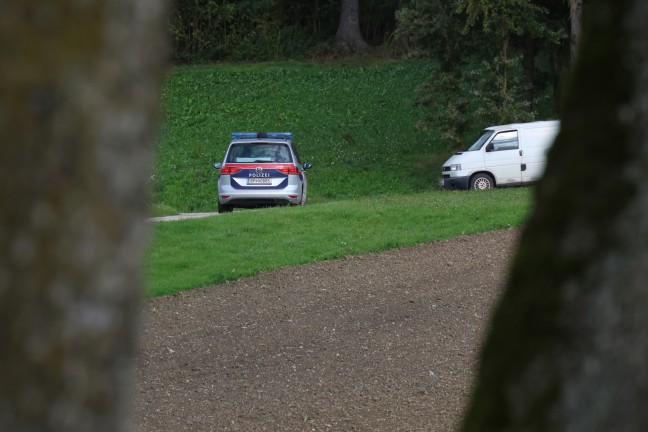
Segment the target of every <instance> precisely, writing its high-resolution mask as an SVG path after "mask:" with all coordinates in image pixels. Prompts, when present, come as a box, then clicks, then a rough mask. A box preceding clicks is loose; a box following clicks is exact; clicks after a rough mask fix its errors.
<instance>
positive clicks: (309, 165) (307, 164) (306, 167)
mask: <svg viewBox="0 0 648 432" xmlns="http://www.w3.org/2000/svg"><path fill="white" fill-rule="evenodd" d="M312 166H313V164H312V163H310V162H304V169H305V170H307V169H308V168H311V167H312Z"/></svg>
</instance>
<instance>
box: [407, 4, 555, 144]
mask: <svg viewBox="0 0 648 432" xmlns="http://www.w3.org/2000/svg"><path fill="white" fill-rule="evenodd" d="M559 1H561V2H562V1H563V0H559ZM554 13H555V11H554V10H553V9H552V10H550V9H547V8H546V7H544V6H542V5H539V4H535V3H532V2H529V1H527V0H516V1H511V2H501V1H494V0H457V1H454V2H443V1H441V0H412V1H410V2H409V3H408V4H407V5H405V6H404V7H403V8H401V10H399V12H398V13H397V17H398V19H399V23H400V24H401V31H405V32H406V35H407V38H408V40H409V41H410V42H411V43H410V45H411V47H412V51H411V52H412V53H413V54H418V55H421V54H422V55H424V56H429V57H432V58H434V59H437V60H440V61H441V68H440V70H439V71H438V72H435V73H434V74H433V75H432V76H431V77H430V79H429V81H428V82H426V83H424V84H423V85H422V86H421V87H420V89H419V92H418V97H417V103H419V104H421V105H424V106H427V107H429V109H428V112H429V114H428V115H427V116H426V117H425V118H424V119H422V121H421V122H420V126H421V127H424V128H430V129H433V130H434V131H435V132H436V133H437V134H438V135H441V136H442V137H443V138H444V139H445V141H446V142H448V143H449V144H450V146H451V147H453V148H459V147H462V146H464V145H465V142H466V139H467V138H468V136H472V135H474V134H476V133H477V132H478V130H481V128H483V127H484V126H486V125H490V124H502V123H509V122H519V121H530V120H533V119H536V118H539V117H540V118H547V117H549V116H551V109H552V108H553V104H552V103H551V102H550V101H549V100H548V99H549V97H548V96H546V95H547V93H548V92H547V90H546V88H547V84H549V85H552V84H553V80H552V79H548V77H550V76H552V74H553V73H554V70H553V68H552V67H551V62H549V61H547V58H550V57H551V55H550V54H549V53H552V52H553V51H554V50H557V49H559V47H560V46H561V44H562V41H563V39H564V36H565V35H566V32H565V30H564V29H563V27H562V24H561V17H560V16H558V17H556V16H555V15H554ZM538 58H540V59H544V60H543V61H542V62H540V63H538V62H537V59H538Z"/></svg>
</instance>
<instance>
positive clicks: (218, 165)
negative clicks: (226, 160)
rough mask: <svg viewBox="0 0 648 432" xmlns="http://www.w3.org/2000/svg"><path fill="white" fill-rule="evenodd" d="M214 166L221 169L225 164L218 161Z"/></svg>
mask: <svg viewBox="0 0 648 432" xmlns="http://www.w3.org/2000/svg"><path fill="white" fill-rule="evenodd" d="M214 168H216V169H217V170H219V169H221V168H223V164H222V163H220V162H216V163H215V164H214Z"/></svg>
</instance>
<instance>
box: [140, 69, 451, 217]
mask: <svg viewBox="0 0 648 432" xmlns="http://www.w3.org/2000/svg"><path fill="white" fill-rule="evenodd" d="M433 70H434V65H433V64H431V63H430V62H424V61H399V62H378V63H362V62H354V63H332V64H311V63H295V62H287V63H272V64H263V65H258V64H256V65H211V66H190V67H181V68H178V69H175V70H173V71H172V72H171V73H170V74H169V77H168V80H167V83H166V85H165V88H164V90H163V97H162V105H163V112H164V121H163V126H162V129H161V134H160V139H159V141H158V146H157V151H156V166H155V170H154V171H155V175H154V176H153V178H152V180H151V181H152V187H153V202H154V204H155V205H157V206H163V207H164V206H166V207H170V208H173V209H177V211H179V212H190V211H214V210H215V208H216V193H215V188H216V179H217V171H216V170H215V169H214V168H213V163H214V162H216V161H220V160H222V158H223V155H224V152H225V150H226V148H227V144H228V143H229V141H230V136H231V135H230V134H231V132H233V131H291V132H293V133H294V134H295V142H296V143H297V146H298V149H299V152H300V154H301V157H302V159H303V160H304V161H308V162H312V163H313V164H314V167H313V169H312V170H309V173H308V174H309V199H310V200H311V202H312V203H313V204H316V203H323V202H326V201H331V200H339V199H349V198H354V197H361V196H372V195H383V194H390V193H402V194H406V193H412V192H420V191H425V190H431V189H433V188H434V187H435V185H436V179H437V178H438V176H439V168H440V165H441V163H442V162H443V161H444V160H445V159H447V157H448V156H449V152H448V151H447V150H445V149H446V148H447V147H444V143H442V142H439V141H438V139H437V138H436V136H437V134H435V133H433V132H428V133H427V134H426V133H424V132H423V131H421V130H419V129H417V128H416V127H415V125H416V123H417V121H418V120H419V119H420V118H421V117H422V111H421V108H420V107H414V106H413V105H412V103H411V100H412V99H413V95H414V91H415V89H416V87H417V86H418V85H420V84H421V83H422V82H424V81H425V79H426V78H428V77H429V76H430V74H431V73H432V71H433Z"/></svg>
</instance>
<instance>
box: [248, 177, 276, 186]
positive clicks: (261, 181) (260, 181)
mask: <svg viewBox="0 0 648 432" xmlns="http://www.w3.org/2000/svg"><path fill="white" fill-rule="evenodd" d="M247 184H249V185H271V184H272V179H271V178H270V177H250V178H249V179H248V182H247Z"/></svg>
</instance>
